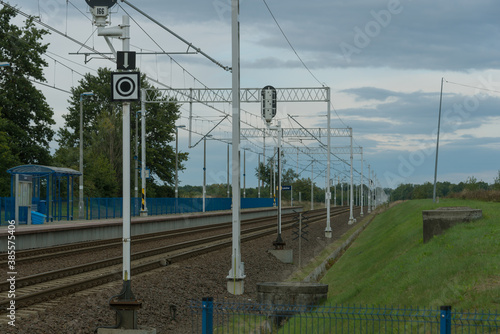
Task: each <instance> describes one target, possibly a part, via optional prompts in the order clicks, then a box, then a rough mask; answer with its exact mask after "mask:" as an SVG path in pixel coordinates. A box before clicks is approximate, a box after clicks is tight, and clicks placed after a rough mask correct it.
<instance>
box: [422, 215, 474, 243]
mask: <svg viewBox="0 0 500 334" xmlns="http://www.w3.org/2000/svg"><path fill="white" fill-rule="evenodd" d="M482 216H483V211H482V210H478V209H471V208H469V207H443V208H439V209H436V210H424V211H422V219H423V234H424V243H426V242H428V241H429V240H430V239H432V237H433V236H435V235H439V234H442V233H444V231H446V230H447V229H449V228H450V227H452V226H454V225H456V224H459V223H464V222H470V221H473V220H477V219H480V218H481V217H482Z"/></svg>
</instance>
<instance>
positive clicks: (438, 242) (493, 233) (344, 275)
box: [321, 199, 500, 310]
mask: <svg viewBox="0 0 500 334" xmlns="http://www.w3.org/2000/svg"><path fill="white" fill-rule="evenodd" d="M440 206H469V207H471V208H475V209H482V210H483V218H482V219H481V220H478V221H474V222H471V223H464V224H459V225H457V226H455V227H453V228H451V229H449V230H448V231H446V232H445V233H444V234H443V235H440V236H436V237H434V238H433V239H432V240H431V241H429V242H428V243H427V244H423V236H422V210H430V209H435V208H437V207H440ZM321 282H322V283H326V284H329V300H328V303H329V304H346V303H351V304H352V303H356V304H363V305H407V306H422V307H436V306H440V305H451V306H452V307H453V308H454V309H483V310H486V309H492V310H495V309H498V308H499V307H500V204H499V203H487V202H479V201H469V200H457V199H453V200H446V199H445V200H441V203H439V204H434V203H432V201H431V200H413V201H408V202H405V203H402V204H399V205H397V206H395V207H393V208H392V209H390V210H387V211H385V212H384V213H382V214H380V215H379V216H377V217H376V218H375V219H374V220H373V222H372V223H371V224H370V225H369V226H368V227H367V228H366V230H365V231H364V232H363V233H362V234H361V235H360V236H359V237H358V238H357V239H356V241H355V242H354V243H353V244H352V245H351V247H350V248H349V249H348V250H347V252H346V253H345V254H344V255H343V256H342V258H340V259H339V261H338V262H337V263H336V264H335V265H334V266H333V267H332V268H331V269H330V270H329V271H328V272H327V274H326V275H325V276H324V277H323V279H322V281H321Z"/></svg>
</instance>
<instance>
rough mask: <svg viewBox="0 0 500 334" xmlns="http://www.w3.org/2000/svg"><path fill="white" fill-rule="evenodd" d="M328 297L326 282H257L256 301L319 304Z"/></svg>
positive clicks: (277, 303) (285, 303) (281, 303)
mask: <svg viewBox="0 0 500 334" xmlns="http://www.w3.org/2000/svg"><path fill="white" fill-rule="evenodd" d="M327 297H328V284H319V283H304V282H265V283H257V302H258V303H260V304H268V305H319V304H321V303H322V302H323V301H324V300H326V299H327Z"/></svg>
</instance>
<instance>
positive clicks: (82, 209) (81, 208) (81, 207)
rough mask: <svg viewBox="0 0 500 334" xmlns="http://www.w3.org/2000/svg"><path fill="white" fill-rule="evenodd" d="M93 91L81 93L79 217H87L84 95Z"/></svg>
mask: <svg viewBox="0 0 500 334" xmlns="http://www.w3.org/2000/svg"><path fill="white" fill-rule="evenodd" d="M92 95H94V93H93V92H84V93H81V94H80V173H82V174H81V175H80V177H79V179H80V186H79V198H78V219H85V205H84V204H83V97H84V96H92Z"/></svg>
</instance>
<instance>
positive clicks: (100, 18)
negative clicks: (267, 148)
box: [86, 0, 144, 329]
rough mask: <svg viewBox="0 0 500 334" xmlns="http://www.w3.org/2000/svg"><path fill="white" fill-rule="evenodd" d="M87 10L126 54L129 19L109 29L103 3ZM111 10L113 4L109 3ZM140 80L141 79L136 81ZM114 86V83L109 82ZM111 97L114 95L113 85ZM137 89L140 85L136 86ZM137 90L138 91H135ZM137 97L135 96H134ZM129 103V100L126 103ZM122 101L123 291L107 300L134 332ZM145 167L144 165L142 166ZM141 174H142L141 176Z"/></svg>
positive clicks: (126, 107) (92, 2)
mask: <svg viewBox="0 0 500 334" xmlns="http://www.w3.org/2000/svg"><path fill="white" fill-rule="evenodd" d="M86 1H87V3H88V4H89V6H91V7H92V14H93V16H94V19H95V24H96V26H97V27H98V35H99V36H103V37H104V38H105V40H106V42H107V43H108V45H109V46H110V48H111V50H112V51H113V53H114V54H115V56H116V51H115V50H114V48H113V46H112V44H111V42H110V41H109V38H110V37H111V38H119V39H121V40H122V48H123V51H125V52H127V51H129V49H130V19H129V17H128V16H123V17H122V24H121V25H119V26H115V27H108V28H106V25H107V18H108V6H102V3H103V2H102V1H97V0H86ZM110 3H111V4H110V6H112V5H113V2H112V1H110ZM139 80H140V77H139ZM112 82H113V80H112ZM112 84H113V87H112V88H113V89H112V91H113V95H114V89H115V86H114V82H113V83H112ZM137 84H138V85H139V83H137ZM137 88H138V87H137ZM137 94H138V93H137ZM129 101H130V100H129ZM129 101H127V100H125V99H124V101H123V106H122V109H123V115H122V122H123V162H122V167H123V180H122V186H123V239H122V241H123V243H122V244H123V270H122V278H123V287H122V291H121V292H120V294H119V295H118V296H116V299H112V300H110V305H111V306H112V307H113V308H114V309H116V310H117V313H118V316H117V319H120V320H119V324H118V325H119V326H121V327H123V328H125V329H137V316H136V311H137V309H138V308H140V307H141V302H139V301H137V300H136V298H135V296H134V294H133V293H132V287H131V263H130V261H131V259H130V255H131V250H130V243H131V231H130V195H131V193H130V102H129ZM143 163H144V162H143ZM143 174H144V173H143Z"/></svg>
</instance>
